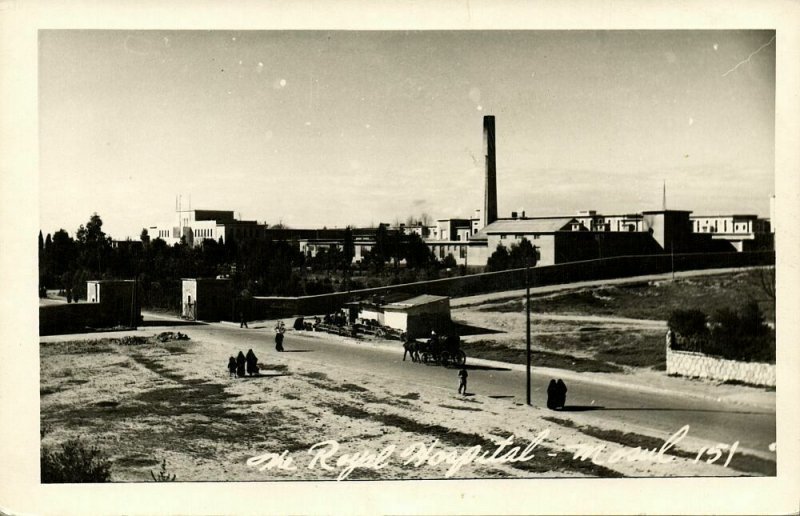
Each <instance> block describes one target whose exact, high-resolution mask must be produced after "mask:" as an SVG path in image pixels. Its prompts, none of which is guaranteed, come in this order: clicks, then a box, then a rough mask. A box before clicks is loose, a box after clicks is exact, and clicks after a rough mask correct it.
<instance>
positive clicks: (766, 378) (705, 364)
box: [667, 347, 775, 387]
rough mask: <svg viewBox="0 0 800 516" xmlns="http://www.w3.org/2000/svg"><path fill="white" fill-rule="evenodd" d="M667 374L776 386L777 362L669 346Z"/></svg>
mask: <svg viewBox="0 0 800 516" xmlns="http://www.w3.org/2000/svg"><path fill="white" fill-rule="evenodd" d="M667 374H678V375H681V376H690V377H693V378H710V379H712V380H719V381H723V382H724V381H726V380H737V381H740V382H744V383H749V384H753V385H767V386H771V387H774V386H775V364H765V363H761V362H739V361H737V360H728V359H725V358H717V357H712V356H709V355H704V354H703V353H695V352H692V351H674V350H672V349H670V348H669V347H667Z"/></svg>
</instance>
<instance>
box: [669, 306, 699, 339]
mask: <svg viewBox="0 0 800 516" xmlns="http://www.w3.org/2000/svg"><path fill="white" fill-rule="evenodd" d="M667 326H669V329H670V330H672V331H674V332H675V333H677V334H678V335H680V336H681V337H693V336H696V335H705V334H706V333H708V328H707V327H706V314H705V313H703V312H702V311H700V310H694V309H692V310H673V311H672V313H671V314H670V316H669V320H667Z"/></svg>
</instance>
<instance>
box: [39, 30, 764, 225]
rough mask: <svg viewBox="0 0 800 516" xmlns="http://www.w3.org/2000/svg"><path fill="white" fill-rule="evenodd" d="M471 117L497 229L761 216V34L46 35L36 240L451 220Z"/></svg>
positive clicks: (475, 192) (468, 170)
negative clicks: (201, 216)
mask: <svg viewBox="0 0 800 516" xmlns="http://www.w3.org/2000/svg"><path fill="white" fill-rule="evenodd" d="M484 115H494V116H495V117H496V146H497V181H498V204H499V215H500V216H501V217H503V216H509V215H510V212H511V211H517V210H520V209H524V210H525V212H526V214H528V215H529V216H539V215H542V216H546V215H570V214H574V213H575V212H576V211H578V210H587V209H593V210H597V211H598V212H600V213H605V214H617V213H630V212H638V211H642V210H648V209H661V206H662V187H663V184H664V182H665V183H666V192H667V208H670V209H686V210H691V211H693V212H694V213H695V214H701V215H705V214H725V213H728V214H730V213H755V214H758V215H760V216H765V217H766V216H769V196H770V195H772V194H774V188H775V187H774V184H775V173H774V168H775V163H774V161H775V158H774V154H775V152H774V140H775V134H774V124H775V40H774V32H773V31H740V30H738V31H424V32H414V31H410V32H409V31H397V32H391V31H216V30H215V31H96V30H91V31H90V30H45V31H40V33H39V123H40V131H39V134H40V138H39V148H40V156H39V158H40V159H39V165H40V181H39V186H40V193H39V201H40V227H41V229H42V231H43V232H44V233H45V234H47V233H53V232H55V231H57V230H58V229H60V228H63V229H66V230H67V231H69V232H70V233H74V231H75V230H76V229H77V228H78V226H79V225H80V224H85V223H86V221H88V220H89V217H90V216H91V215H92V213H94V212H96V213H98V214H99V215H100V216H101V218H102V219H103V221H104V226H103V228H104V230H106V233H108V234H110V235H111V236H113V237H114V238H116V239H124V238H126V237H131V238H138V237H139V234H140V232H141V230H142V228H145V227H149V226H154V225H158V224H165V223H169V222H171V221H173V220H175V218H176V216H175V214H174V211H175V206H176V197H177V196H179V195H180V196H181V199H182V203H183V207H184V208H188V207H189V202H190V200H191V208H195V209H223V210H233V211H235V212H237V216H240V217H241V218H242V219H245V220H258V221H261V222H266V223H269V224H275V223H278V222H282V223H284V224H287V225H289V226H290V227H296V228H305V227H323V226H326V227H344V226H346V225H348V224H352V225H357V226H365V225H371V224H377V223H378V222H390V223H391V222H394V221H397V220H399V221H404V220H405V219H406V218H407V217H409V216H417V217H418V216H420V215H421V214H422V213H426V214H428V215H429V216H430V217H431V218H432V219H440V218H450V217H468V216H470V215H472V213H473V212H474V210H475V209H482V207H483V187H484V158H483V149H482V145H483V137H482V131H483V123H482V118H483V116H484Z"/></svg>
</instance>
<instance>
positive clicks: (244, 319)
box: [239, 310, 248, 328]
mask: <svg viewBox="0 0 800 516" xmlns="http://www.w3.org/2000/svg"><path fill="white" fill-rule="evenodd" d="M239 319H240V320H241V321H242V322H240V323H239V328H247V327H248V326H247V319H246V318H245V316H244V310H242V311H240V312H239Z"/></svg>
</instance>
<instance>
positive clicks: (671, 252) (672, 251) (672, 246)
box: [669, 241, 675, 281]
mask: <svg viewBox="0 0 800 516" xmlns="http://www.w3.org/2000/svg"><path fill="white" fill-rule="evenodd" d="M669 257H670V262H671V264H672V281H675V244H674V243H673V242H672V241H670V243H669Z"/></svg>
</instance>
